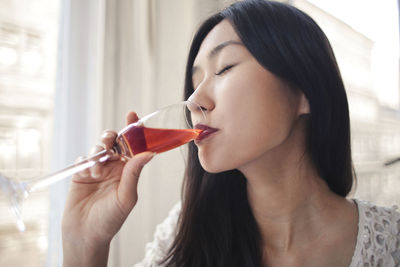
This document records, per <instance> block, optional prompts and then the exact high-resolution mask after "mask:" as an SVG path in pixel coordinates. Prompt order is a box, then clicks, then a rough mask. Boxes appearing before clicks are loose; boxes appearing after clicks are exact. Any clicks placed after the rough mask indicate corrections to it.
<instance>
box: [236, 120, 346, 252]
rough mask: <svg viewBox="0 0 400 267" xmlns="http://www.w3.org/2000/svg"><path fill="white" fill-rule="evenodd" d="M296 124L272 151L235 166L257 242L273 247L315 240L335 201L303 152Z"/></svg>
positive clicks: (277, 248) (288, 247)
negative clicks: (241, 177) (242, 180)
mask: <svg viewBox="0 0 400 267" xmlns="http://www.w3.org/2000/svg"><path fill="white" fill-rule="evenodd" d="M297 128H298V129H297V130H294V131H293V132H292V133H291V135H290V136H289V137H288V139H287V140H286V141H285V142H284V144H282V145H281V146H280V147H278V148H276V149H275V151H272V152H271V151H269V152H268V153H267V154H265V155H263V156H261V157H260V158H258V159H257V160H255V161H254V162H251V163H249V164H247V165H246V166H242V167H241V168H240V171H241V172H242V173H243V174H244V175H245V176H246V179H247V193H248V200H249V204H250V207H251V209H252V212H253V215H254V217H255V219H256V221H257V224H258V226H259V228H260V231H261V234H262V240H263V246H264V247H266V248H269V249H271V250H274V251H276V250H279V251H288V250H290V249H291V248H293V247H296V246H302V245H304V242H307V241H311V240H317V239H318V238H320V237H319V235H320V233H323V231H321V228H322V227H323V226H324V224H325V225H326V223H329V220H331V219H332V218H331V215H332V213H331V211H332V207H331V206H332V203H334V202H335V201H336V202H337V201H339V200H340V197H339V196H336V195H335V194H334V193H332V192H331V191H330V189H329V188H328V186H327V185H326V183H325V182H324V181H323V180H322V179H321V178H320V177H319V175H318V173H317V171H316V169H315V167H314V165H313V163H312V162H311V160H310V159H309V157H308V155H307V154H306V153H305V152H304V151H305V146H304V143H305V142H304V140H305V137H304V136H303V133H304V132H305V131H304V130H302V129H300V128H301V126H300V127H297ZM328 207H329V208H328Z"/></svg>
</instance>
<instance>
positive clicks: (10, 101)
mask: <svg viewBox="0 0 400 267" xmlns="http://www.w3.org/2000/svg"><path fill="white" fill-rule="evenodd" d="M58 4H59V3H58V1H51V0H40V1H29V0H23V1H11V0H5V1H1V3H0V172H1V173H3V174H4V175H6V176H8V177H12V178H14V179H18V180H24V179H27V178H33V177H37V176H40V175H43V174H44V173H47V171H48V166H49V151H50V141H51V131H52V112H53V102H54V101H53V94H54V87H55V66H56V47H57V30H58ZM48 202H49V200H48V192H47V191H42V192H38V193H34V194H32V195H31V196H30V197H29V201H27V202H26V203H25V204H26V205H24V207H23V216H24V221H25V223H26V226H27V231H26V232H25V233H20V232H18V230H17V228H16V226H15V220H14V217H13V214H12V213H11V210H10V207H9V203H8V200H6V199H5V198H4V196H3V195H2V194H0V216H1V218H2V220H1V221H0V266H41V265H43V264H44V262H45V260H46V253H47V226H48V205H49V203H48Z"/></svg>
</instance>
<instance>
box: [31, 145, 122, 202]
mask: <svg viewBox="0 0 400 267" xmlns="http://www.w3.org/2000/svg"><path fill="white" fill-rule="evenodd" d="M112 155H115V151H114V150H111V149H110V150H105V149H104V150H102V151H100V152H98V153H96V154H94V155H92V156H90V157H88V158H85V159H84V160H82V161H80V162H78V163H75V164H72V165H70V166H68V167H66V168H64V169H62V170H59V171H57V172H54V173H51V174H48V175H46V176H42V177H39V178H34V179H32V180H30V181H26V182H24V186H25V192H26V193H27V194H29V193H31V192H34V191H36V190H39V189H42V188H44V187H47V186H49V185H51V184H54V183H56V182H58V181H61V180H63V179H65V178H68V177H70V176H71V175H73V174H75V173H78V172H80V171H83V170H85V169H87V168H90V167H93V166H94V165H95V164H96V163H97V162H105V161H107V160H108V159H109V158H110V157H111V156H112Z"/></svg>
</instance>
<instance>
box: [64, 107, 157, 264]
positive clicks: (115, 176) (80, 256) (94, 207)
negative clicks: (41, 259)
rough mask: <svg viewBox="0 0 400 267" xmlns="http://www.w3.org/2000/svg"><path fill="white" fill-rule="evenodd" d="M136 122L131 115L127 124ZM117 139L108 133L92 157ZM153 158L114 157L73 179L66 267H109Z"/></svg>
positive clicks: (66, 218)
mask: <svg viewBox="0 0 400 267" xmlns="http://www.w3.org/2000/svg"><path fill="white" fill-rule="evenodd" d="M137 120H138V117H137V115H136V113H134V112H130V113H128V115H127V118H126V123H127V124H130V123H133V122H135V121H137ZM116 136H117V133H116V132H114V131H105V132H104V134H103V136H102V138H101V143H102V145H99V146H96V147H95V148H94V149H93V151H92V154H94V153H96V152H98V151H100V150H102V149H104V147H105V148H108V149H109V148H111V146H112V144H113V142H114V139H115V137H116ZM153 156H154V154H153V153H150V152H144V153H141V154H138V155H136V156H134V157H133V158H132V159H129V160H127V161H125V160H121V158H119V157H113V158H111V159H110V160H109V161H108V162H106V163H105V164H102V165H96V166H94V167H92V168H91V169H90V170H87V171H82V172H81V173H79V174H77V175H75V176H73V178H72V183H71V186H70V192H69V195H68V199H67V203H66V206H65V210H64V216H63V222H62V237H63V238H62V239H63V254H64V257H63V266H64V267H80V266H82V267H91V266H93V267H95V266H96V267H101V266H107V260H108V252H109V247H110V243H111V239H112V238H113V237H114V235H115V234H116V233H117V232H118V231H119V229H120V228H121V226H122V224H123V222H124V221H125V220H126V218H127V217H128V215H129V213H130V212H131V211H132V209H133V207H134V206H135V205H136V202H137V199H138V195H137V184H138V180H139V176H140V172H141V170H142V168H143V166H144V165H145V164H146V163H148V162H149V161H150V160H151V159H152V157H153Z"/></svg>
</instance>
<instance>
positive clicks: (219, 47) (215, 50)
mask: <svg viewBox="0 0 400 267" xmlns="http://www.w3.org/2000/svg"><path fill="white" fill-rule="evenodd" d="M229 45H241V46H243V44H242V43H241V42H239V41H234V40H229V41H225V42H223V43H221V44H219V45H217V46H216V47H214V48H213V49H212V50H211V51H210V53H209V54H208V58H209V59H211V58H213V57H216V56H217V55H218V54H219V53H220V52H221V51H222V49H224V48H225V47H227V46H229ZM197 69H198V67H196V66H193V68H192V74H193V73H195V72H196V71H197Z"/></svg>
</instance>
